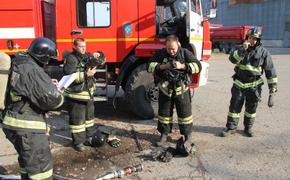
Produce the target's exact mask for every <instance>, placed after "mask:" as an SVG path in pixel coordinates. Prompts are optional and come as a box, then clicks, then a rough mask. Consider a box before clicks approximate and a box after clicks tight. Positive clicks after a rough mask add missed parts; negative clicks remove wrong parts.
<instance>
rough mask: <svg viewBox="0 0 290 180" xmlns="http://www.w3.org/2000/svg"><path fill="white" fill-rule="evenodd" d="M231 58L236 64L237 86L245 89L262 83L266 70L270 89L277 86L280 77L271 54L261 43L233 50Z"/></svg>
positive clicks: (235, 79)
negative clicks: (245, 48)
mask: <svg viewBox="0 0 290 180" xmlns="http://www.w3.org/2000/svg"><path fill="white" fill-rule="evenodd" d="M229 60H230V61H231V62H232V63H234V64H236V66H235V74H234V76H233V78H234V84H235V86H237V87H239V88H242V89H245V88H254V87H256V86H258V85H262V84H263V83H264V82H263V79H262V78H261V76H262V75H263V73H264V72H265V74H266V78H267V82H268V86H269V89H271V88H276V87H277V82H278V78H277V75H276V71H275V68H274V64H273V61H272V58H271V55H270V53H269V51H268V50H267V49H265V48H264V47H263V46H262V44H261V43H259V42H258V44H257V45H256V46H253V47H249V48H248V49H247V50H244V49H243V48H239V49H237V50H235V51H233V52H231V54H230V56H229Z"/></svg>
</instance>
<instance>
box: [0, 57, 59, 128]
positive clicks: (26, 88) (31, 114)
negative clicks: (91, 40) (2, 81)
mask: <svg viewBox="0 0 290 180" xmlns="http://www.w3.org/2000/svg"><path fill="white" fill-rule="evenodd" d="M12 62H13V64H12V74H11V77H10V83H9V86H8V87H9V89H8V91H9V94H10V96H9V97H8V101H7V104H6V109H5V112H4V118H3V122H2V123H3V127H4V128H7V129H13V130H21V131H29V132H43V133H44V132H46V128H47V127H46V122H45V118H44V113H45V112H47V111H49V110H53V109H56V108H58V107H59V106H61V105H62V103H63V96H62V94H61V93H60V92H59V91H58V90H57V88H56V86H55V85H53V84H52V81H51V78H50V77H49V76H48V75H47V74H46V73H45V72H44V69H43V68H42V67H40V66H39V65H38V64H37V63H36V61H35V60H33V59H32V57H30V56H29V55H28V54H26V53H24V52H18V53H17V54H16V55H15V58H14V59H13V61H12Z"/></svg>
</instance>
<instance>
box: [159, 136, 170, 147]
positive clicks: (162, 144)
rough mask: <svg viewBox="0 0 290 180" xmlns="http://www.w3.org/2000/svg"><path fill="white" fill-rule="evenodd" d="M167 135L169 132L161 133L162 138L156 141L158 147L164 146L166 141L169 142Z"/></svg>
mask: <svg viewBox="0 0 290 180" xmlns="http://www.w3.org/2000/svg"><path fill="white" fill-rule="evenodd" d="M167 137H168V135H167V134H161V136H160V140H159V141H158V142H157V143H156V145H157V146H158V147H163V146H165V144H166V142H167Z"/></svg>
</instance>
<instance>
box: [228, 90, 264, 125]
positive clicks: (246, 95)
mask: <svg viewBox="0 0 290 180" xmlns="http://www.w3.org/2000/svg"><path fill="white" fill-rule="evenodd" d="M261 92H262V87H261V85H260V86H257V87H255V88H247V89H242V88H239V87H236V86H235V85H233V87H232V89H231V93H232V97H231V101H230V107H229V112H228V116H227V124H226V127H227V128H228V129H232V130H233V129H237V126H238V122H239V118H240V113H241V110H242V107H243V105H244V104H245V113H244V127H245V129H249V128H252V126H253V124H254V121H255V118H256V110H257V107H258V102H259V101H260V99H261Z"/></svg>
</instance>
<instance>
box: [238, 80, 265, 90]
mask: <svg viewBox="0 0 290 180" xmlns="http://www.w3.org/2000/svg"><path fill="white" fill-rule="evenodd" d="M263 83H264V81H263V79H259V80H257V81H254V82H251V83H242V82H241V81H239V80H237V79H236V80H235V81H234V84H235V85H237V86H238V87H240V88H242V89H246V88H254V87H256V86H258V85H260V84H263Z"/></svg>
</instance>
